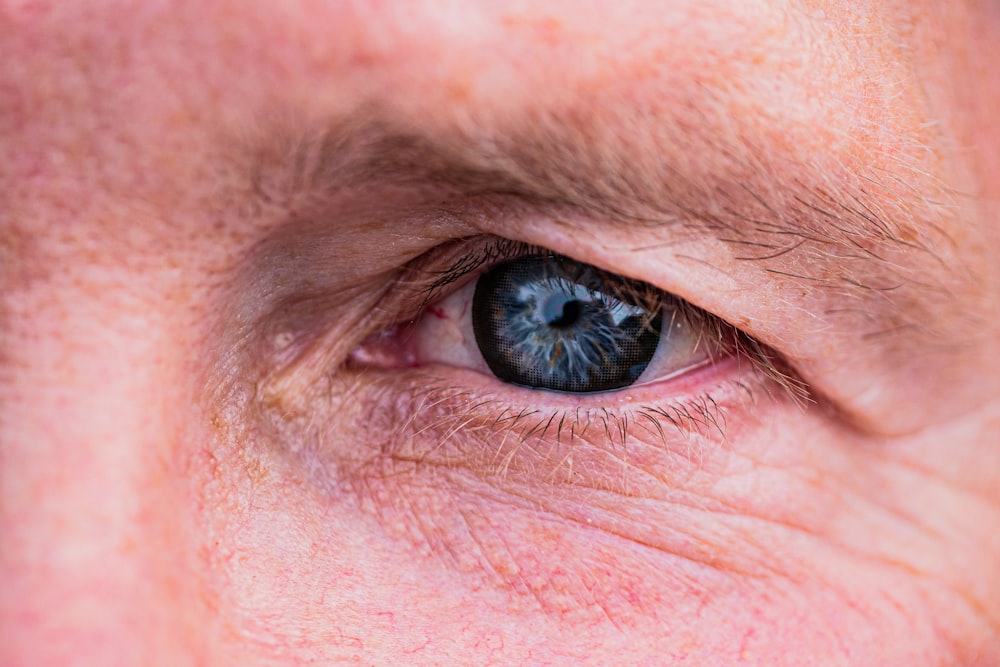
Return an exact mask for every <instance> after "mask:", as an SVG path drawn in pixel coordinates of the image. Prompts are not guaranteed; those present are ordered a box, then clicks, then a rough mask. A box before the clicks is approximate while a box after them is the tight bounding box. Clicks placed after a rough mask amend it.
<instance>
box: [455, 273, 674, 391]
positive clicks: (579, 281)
mask: <svg viewBox="0 0 1000 667" xmlns="http://www.w3.org/2000/svg"><path fill="white" fill-rule="evenodd" d="M651 292H654V291H653V290H652V288H650V287H649V286H648V285H645V284H643V283H638V282H636V281H632V280H628V279H626V278H622V277H620V276H615V275H613V274H609V273H607V272H605V271H601V270H600V269H597V268H595V267H592V266H589V265H587V264H581V263H580V262H575V261H573V260H570V259H567V258H564V257H557V256H548V257H522V258H520V259H515V260H512V261H509V262H505V263H503V264H500V265H498V266H495V267H493V268H492V269H491V270H490V271H488V272H487V273H485V274H484V275H483V276H482V277H480V279H479V282H478V283H477V284H476V292H475V296H474V297H473V301H472V324H473V330H474V331H475V335H476V343H477V344H478V345H479V349H480V351H481V352H482V354H483V358H484V359H485V360H486V363H487V365H489V367H490V370H492V371H493V373H494V374H495V375H496V376H497V377H498V378H500V379H501V380H504V381H507V382H512V383H514V384H520V385H525V386H528V387H535V388H540V389H551V390H555V391H567V392H593V391H608V390H611V389H619V388H621V387H627V386H628V385H630V384H632V383H634V382H635V381H636V379H638V377H639V376H640V375H641V374H642V372H643V371H644V370H645V369H646V366H647V365H648V364H649V361H650V360H651V359H652V358H653V354H654V353H655V352H656V347H657V345H658V344H659V340H660V326H661V324H662V319H663V315H662V311H661V308H660V305H659V303H655V304H650V303H648V302H649V301H650V299H649V298H648V295H649V294H650V293H651Z"/></svg>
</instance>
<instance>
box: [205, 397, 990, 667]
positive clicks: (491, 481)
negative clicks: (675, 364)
mask: <svg viewBox="0 0 1000 667" xmlns="http://www.w3.org/2000/svg"><path fill="white" fill-rule="evenodd" d="M369 380H372V378H369ZM377 384H378V382H377V381H375V382H372V383H371V385H370V386H374V385H377ZM418 384H419V385H420V386H422V387H426V385H427V381H424V382H421V383H418ZM344 386H353V381H352V380H344ZM397 389H398V388H397V387H396V386H395V384H394V383H393V382H389V381H387V382H386V385H385V386H384V387H382V388H380V389H375V390H373V393H372V394H368V393H366V392H362V393H361V394H358V393H354V394H353V395H352V401H351V402H350V404H341V403H339V402H338V401H336V400H335V399H334V400H333V402H332V403H331V404H330V405H329V406H327V407H323V406H322V405H320V404H314V406H313V407H314V410H316V413H315V414H317V415H320V416H323V418H322V419H320V420H319V421H320V422H321V423H326V424H327V426H325V427H324V428H323V430H322V431H316V430H313V429H309V430H307V431H303V432H299V433H297V434H295V435H294V436H292V437H294V439H295V440H296V441H298V442H299V443H302V444H303V446H302V448H301V449H300V450H299V452H298V453H297V454H295V455H293V456H290V457H289V456H282V455H275V453H274V452H275V451H277V450H270V452H271V453H267V450H265V451H263V452H261V457H262V459H263V460H264V461H266V463H264V464H255V465H254V466H253V469H254V470H255V471H264V472H263V473H261V474H260V475H258V476H256V477H255V481H254V489H255V498H256V501H255V502H258V503H259V502H263V503H264V504H265V505H266V507H262V506H260V505H255V511H257V510H259V511H260V512H262V515H263V516H264V517H270V519H266V520H263V519H258V518H254V517H253V516H252V515H251V513H250V512H247V511H246V510H243V511H237V512H236V515H237V516H245V517H246V518H247V520H248V523H245V524H244V523H240V525H241V526H242V527H243V528H241V531H240V532H239V534H237V535H234V538H235V540H236V543H238V544H243V546H242V547H241V548H240V550H241V551H243V552H246V553H253V552H254V551H255V550H256V549H258V548H261V547H260V546H259V545H254V544H253V540H254V539H257V538H258V537H259V538H260V539H263V540H266V539H267V534H268V533H270V532H272V529H271V528H270V527H268V526H267V521H270V520H272V519H273V520H274V521H277V522H278V523H279V524H280V526H281V528H280V529H279V531H278V532H281V534H282V535H283V536H285V537H284V538H283V539H285V540H287V541H285V542H283V546H282V550H283V551H287V552H289V553H293V554H294V553H303V552H307V553H308V554H309V558H308V559H305V560H297V559H293V558H291V557H285V558H282V557H281V556H280V555H278V556H277V561H275V562H274V563H273V564H272V566H269V567H268V568H267V572H258V571H256V570H255V569H253V568H250V567H247V568H246V569H244V568H243V567H242V566H241V565H240V563H243V562H247V561H245V559H242V558H228V559H227V560H226V563H225V568H226V570H227V571H229V572H230V573H231V574H229V575H228V576H229V577H231V578H234V579H240V578H245V577H252V578H253V580H254V581H260V580H261V579H263V578H268V577H270V576H273V574H272V573H274V572H281V573H283V574H282V575H281V576H280V577H279V578H278V579H276V580H275V581H274V582H273V584H274V586H276V587H277V588H278V589H280V590H282V591H292V592H293V594H292V598H293V599H299V598H298V597H297V596H299V595H301V596H303V598H305V599H307V600H308V601H309V602H308V605H307V608H308V609H309V616H308V617H301V618H300V620H301V625H299V624H296V621H295V620H294V619H295V617H296V615H297V614H299V613H300V612H299V610H297V609H289V608H287V607H286V608H284V609H283V610H282V611H281V612H279V614H280V616H281V619H282V620H281V623H280V625H281V626H292V627H298V628H302V627H312V628H313V630H312V631H313V632H318V631H319V629H320V628H322V627H324V625H323V622H322V621H321V620H320V619H323V618H326V619H328V622H332V621H333V620H334V619H336V620H338V621H341V620H342V619H343V618H344V616H343V614H342V609H344V608H345V607H346V608H350V609H351V613H352V614H357V619H356V620H355V621H349V622H348V623H347V624H346V625H345V624H343V623H341V624H340V625H338V628H339V629H340V630H339V631H341V632H343V633H344V634H345V635H346V636H349V637H352V638H354V639H357V640H359V641H363V642H364V643H365V646H370V645H372V644H373V643H375V644H378V642H381V641H383V639H384V641H386V642H389V643H387V644H384V645H385V646H389V645H391V646H393V647H405V648H406V649H407V650H417V649H418V648H419V652H418V653H417V655H422V656H426V659H428V660H433V659H434V656H440V655H442V653H440V652H441V651H446V650H454V651H463V652H464V651H469V652H470V655H481V648H482V647H483V646H487V645H497V646H499V645H503V646H504V651H503V652H502V655H503V656H504V658H503V659H505V660H517V659H523V660H530V659H531V658H532V656H535V657H537V656H539V655H544V656H549V657H550V658H551V659H553V660H556V661H558V660H560V659H567V660H569V659H570V656H577V658H578V659H588V660H592V661H596V662H598V663H600V662H601V660H602V659H603V660H611V659H613V657H617V658H620V657H621V656H623V655H628V656H630V657H631V659H634V660H640V661H641V660H642V659H644V658H645V659H655V658H654V656H659V655H664V654H668V655H669V654H672V652H676V655H678V656H680V655H686V656H688V657H689V658H691V659H695V658H696V662H697V664H706V665H714V664H719V665H728V664H738V663H737V660H743V661H744V663H745V664H762V665H775V664H785V662H783V661H785V660H787V658H788V656H789V655H790V654H791V655H799V654H803V655H804V654H808V655H810V656H816V657H819V656H823V657H824V662H823V664H887V665H894V664H900V665H903V664H922V661H923V660H925V658H926V657H927V656H941V659H942V660H944V661H945V664H951V663H952V662H953V661H955V660H959V659H961V660H963V661H962V662H957V663H955V664H970V665H973V664H978V663H977V662H976V661H975V659H974V658H969V659H968V660H966V659H965V658H964V657H961V658H959V656H963V655H965V654H964V653H962V651H972V653H969V654H968V655H972V656H974V655H976V653H975V651H986V650H987V649H988V648H989V646H990V644H989V642H988V640H984V639H983V637H989V636H990V635H989V631H988V630H986V628H987V626H985V625H984V624H983V619H982V616H981V612H982V611H983V601H982V600H978V601H977V600H975V599H974V596H972V595H970V591H971V590H972V588H973V587H974V584H975V581H970V580H969V579H968V578H967V577H966V576H965V575H967V574H968V573H970V572H973V573H974V572H983V571H985V569H986V568H987V567H988V563H989V562H990V559H991V556H990V555H989V554H988V553H983V554H982V555H981V559H980V560H979V561H977V564H975V565H972V566H971V567H970V566H969V565H968V564H966V567H965V569H963V570H961V571H960V570H959V568H957V567H956V564H955V562H954V559H953V558H951V556H950V553H949V552H950V551H951V546H953V545H955V544H958V543H961V542H960V541H959V540H960V539H962V538H960V534H965V535H966V538H967V537H968V536H971V535H975V534H976V529H975V528H974V527H972V526H969V525H966V526H962V527H961V528H960V529H958V530H957V532H956V533H955V534H954V535H952V536H951V537H949V539H947V540H941V539H939V538H938V537H937V536H936V535H935V533H934V532H933V530H937V528H936V527H934V526H929V525H928V524H927V520H928V517H923V518H922V519H921V520H917V519H916V517H909V516H907V515H905V514H901V513H899V511H898V510H899V508H898V507H896V506H895V505H894V504H893V503H894V500H893V499H894V498H895V497H896V496H900V497H907V496H909V495H912V494H913V493H915V492H919V493H924V494H926V493H931V492H934V489H935V488H937V487H936V486H935V485H934V484H933V483H931V482H929V481H928V480H923V481H922V482H921V486H920V488H919V491H916V490H915V488H914V486H913V483H912V482H910V481H908V480H907V478H906V476H905V475H904V474H902V472H903V471H899V470H896V469H895V468H894V466H893V465H892V464H891V463H889V462H878V460H877V459H869V458H867V457H865V456H861V455H859V454H858V452H860V451H862V448H864V447H871V446H875V445H876V444H877V443H872V442H865V441H855V442H854V443H853V447H855V448H856V451H855V452H854V453H853V454H851V453H845V446H844V443H849V442H851V439H850V436H849V435H848V434H846V433H844V432H843V431H840V430H837V429H833V428H831V427H824V426H820V425H819V423H818V422H816V421H815V420H814V419H812V418H811V417H809V416H808V415H807V414H806V413H803V412H802V411H800V410H799V409H798V408H794V407H792V406H782V405H781V404H780V402H779V403H778V404H772V399H769V398H765V397H766V394H765V393H761V392H756V394H755V395H757V396H759V397H760V398H759V399H758V400H759V401H760V402H759V403H757V404H752V403H751V401H750V399H746V397H745V396H744V399H743V400H744V402H743V403H740V402H739V401H737V400H733V401H732V402H731V403H725V402H724V404H723V406H722V409H723V410H725V411H726V414H727V415H728V419H727V431H726V432H727V435H728V436H729V440H728V442H726V443H722V444H720V443H718V442H716V441H715V439H716V438H717V436H718V434H717V433H714V434H710V433H698V432H696V430H695V429H688V431H687V433H685V434H682V433H674V432H672V433H671V434H670V435H669V436H668V437H667V440H666V441H665V440H664V439H663V438H662V437H660V438H653V437H650V434H649V433H645V434H643V433H642V432H640V431H639V430H638V429H635V430H634V432H630V439H629V441H628V447H627V450H628V456H627V457H626V456H625V452H624V450H621V449H619V450H615V449H614V447H612V448H611V450H610V451H609V449H608V446H607V444H606V443H605V439H604V437H603V436H604V433H603V432H602V433H601V434H600V436H599V437H595V438H593V442H587V440H588V439H587V438H580V439H579V441H577V442H576V443H575V444H574V443H569V445H570V449H572V450H573V451H574V457H575V460H573V461H570V460H568V459H567V458H566V456H565V451H566V450H565V449H563V450H560V449H558V448H557V447H556V446H555V444H554V443H553V442H552V437H551V433H549V434H548V435H543V434H540V431H539V430H538V429H535V428H533V422H530V421H525V422H524V423H522V424H521V425H520V426H517V425H515V426H513V427H511V428H500V429H497V428H496V427H495V424H493V425H492V426H491V425H490V424H489V423H488V422H489V421H491V420H495V417H491V418H489V419H487V418H485V417H484V418H482V420H481V421H478V422H477V421H475V420H473V419H469V418H466V417H462V416H460V415H461V412H459V411H457V410H455V409H454V406H453V405H449V404H448V402H447V400H440V399H441V397H440V396H438V397H437V399H439V400H437V401H431V403H432V404H436V405H439V406H441V407H440V410H438V411H435V410H433V409H426V404H424V409H423V410H415V407H416V406H417V405H418V404H420V403H421V400H420V398H419V397H420V396H422V395H424V394H422V393H421V392H416V393H415V394H414V398H407V399H405V400H404V401H403V402H402V404H400V405H398V406H397V407H396V408H395V410H398V411H399V414H396V413H395V412H394V408H393V406H392V402H393V401H398V400H400V396H399V394H398V393H397ZM343 394H344V392H343V391H341V390H340V389H337V388H334V389H333V390H332V391H331V396H340V395H343ZM471 402H472V403H478V401H476V400H474V399H473V400H472V401H471ZM751 406H752V407H754V408H755V410H747V408H748V407H751ZM755 414H756V415H759V416H757V417H754V416H752V415H755ZM403 415H408V416H409V417H408V418H404V417H403ZM457 415H458V416H457ZM741 415H742V416H741ZM765 415H766V417H765ZM327 418H328V419H329V421H327ZM456 420H460V421H461V423H462V424H463V425H464V426H463V428H462V429H461V430H456V429H455V428H454V427H455V425H456ZM407 422H408V423H409V425H408V426H407V428H406V430H405V433H410V434H411V435H410V436H405V433H404V435H402V436H401V432H400V424H401V423H407ZM330 425H334V426H330ZM779 425H780V428H779ZM526 432H533V435H532V434H527V436H526ZM803 433H809V437H807V438H804V437H803V436H801V435H800V434H803ZM564 444H566V443H565V442H564ZM515 445H516V446H515ZM848 449H851V447H848ZM864 468H870V469H871V470H869V472H867V473H864V472H862V471H863V470H864ZM820 470H821V471H823V472H822V473H820V472H817V471H820ZM303 471H309V472H307V473H304V472H303ZM859 472H861V473H862V474H859ZM890 482H891V483H892V484H894V485H895V486H896V488H893V489H892V492H891V493H889V494H886V495H884V496H882V495H879V494H878V493H877V492H874V491H872V489H879V488H885V487H886V486H887V484H888V483H890ZM269 499H270V501H271V503H272V504H268V500H269ZM275 499H277V500H275ZM973 509H974V507H972V506H970V505H966V506H965V507H964V510H965V511H967V512H968V511H971V510H973ZM302 517H305V522H304V523H301V521H302V519H301V518H302ZM858 517H867V520H864V521H861V520H859V519H858ZM936 520H937V521H946V520H947V519H946V518H945V517H937V518H936ZM977 520H981V521H994V522H995V521H996V517H995V515H993V514H990V513H988V512H985V511H984V512H983V513H981V514H979V515H978V517H977ZM297 522H299V523H297ZM246 526H250V529H247V528H246ZM965 531H968V532H965ZM872 534H879V535H880V539H879V540H878V541H877V547H878V548H877V550H874V549H872V540H871V535H872ZM970 552H971V550H970V549H963V553H970ZM359 563H365V566H363V567H358V564H359ZM329 572H333V573H335V574H334V575H329V574H328V573H329ZM917 573H921V574H920V575H919V576H918V575H917ZM372 577H375V579H374V580H373V579H372ZM973 579H974V577H973ZM373 581H374V582H377V583H376V585H374V587H373V588H369V585H371V584H372V583H373ZM390 581H391V585H387V584H388V583H389V582H390ZM237 588H238V587H237ZM400 591H405V592H406V594H405V596H404V597H405V602H402V603H401V598H400ZM286 594H287V593H284V594H283V595H286ZM259 605H260V602H259V601H254V600H244V599H241V600H240V604H239V605H238V606H239V607H241V610H240V611H241V613H243V614H246V615H247V616H248V617H249V618H255V617H256V616H257V614H263V613H266V612H267V611H268V610H267V609H265V608H261V607H260V606H259ZM270 611H271V613H274V610H273V609H272V610H270ZM498 617H503V618H505V619H506V621H505V623H503V624H500V625H499V626H498V625H497V623H496V622H495V621H496V619H497V618H498ZM373 618H375V619H378V621H377V623H376V624H375V626H373V624H372V623H371V619H373ZM431 619H433V620H431ZM490 619H492V620H490ZM941 619H948V620H947V622H946V623H945V622H942V620H941ZM480 621H481V622H480ZM275 622H277V620H275ZM567 627H573V628H587V632H586V633H583V634H584V635H585V637H581V636H580V634H579V633H571V635H572V636H567V634H566V632H565V629H566V628H567ZM899 633H902V634H899ZM894 635H895V636H904V635H905V636H907V637H908V638H910V637H912V638H916V639H912V640H908V641H907V642H906V643H905V645H892V643H888V644H887V642H886V641H885V637H886V636H894ZM388 637H391V638H392V639H391V640H389V639H388ZM373 638H374V639H373ZM274 641H275V642H280V641H283V640H282V639H281V638H280V637H275V638H274ZM446 646H447V647H450V648H448V649H445V648H444V647H446ZM331 650H332V649H331ZM344 650H347V649H344ZM848 655H849V656H850V658H847V657H846V656H848ZM983 655H986V656H987V657H989V658H992V657H993V656H992V655H991V654H983ZM387 656H388V653H387ZM601 656H603V657H601ZM386 660H389V658H388V657H387V658H386ZM859 661H860V662H859ZM983 664H990V663H989V662H985V663H983Z"/></svg>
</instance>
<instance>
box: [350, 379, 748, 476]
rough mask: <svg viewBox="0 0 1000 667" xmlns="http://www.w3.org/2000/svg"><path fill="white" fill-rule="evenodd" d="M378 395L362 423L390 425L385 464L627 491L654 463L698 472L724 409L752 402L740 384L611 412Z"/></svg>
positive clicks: (431, 388)
mask: <svg viewBox="0 0 1000 667" xmlns="http://www.w3.org/2000/svg"><path fill="white" fill-rule="evenodd" d="M372 379H373V378H372V377H371V376H369V377H368V381H369V382H370V381H372ZM393 384H396V383H395V382H393ZM376 392H377V393H376V394H375V395H374V396H373V397H372V398H373V400H372V402H371V403H369V410H370V411H371V412H372V414H370V415H365V416H363V417H362V419H364V420H365V421H367V422H369V423H381V424H385V425H386V426H387V427H388V428H386V429H379V432H380V433H381V435H382V441H381V442H380V443H379V444H378V445H377V446H378V447H379V450H380V451H379V457H380V458H382V459H383V460H386V459H388V460H393V461H397V462H399V461H406V462H409V463H412V464H416V465H428V466H440V467H443V468H446V469H451V470H456V469H463V470H466V471H469V472H472V473H474V474H475V475H477V476H481V477H486V478H488V479H494V480H498V481H500V482H504V481H509V480H510V479H511V478H512V477H517V478H521V479H522V480H523V481H528V482H530V483H534V484H537V483H538V482H540V481H546V480H547V481H549V482H555V483H559V484H574V485H582V486H594V487H595V488H605V489H609V488H611V487H619V486H620V485H621V484H622V483H626V486H627V478H628V477H629V475H638V474H640V473H639V472H638V471H643V472H642V474H646V471H647V469H648V468H649V467H650V466H651V465H652V464H650V463H649V461H653V460H655V461H656V462H657V463H656V465H655V466H653V467H656V468H660V469H664V470H667V469H669V470H670V471H672V472H664V473H663V474H670V475H671V476H673V475H674V474H676V471H679V470H681V469H684V468H691V467H692V466H694V467H697V468H700V467H702V466H703V465H704V462H705V461H706V460H708V459H710V458H712V457H715V456H718V454H719V453H720V452H721V451H722V450H724V449H725V446H726V443H727V429H728V420H727V412H728V409H729V408H727V407H724V406H727V405H728V406H730V407H736V404H737V403H743V404H750V403H752V401H753V396H752V391H751V388H750V385H748V384H746V383H744V382H742V381H737V380H728V381H725V382H724V383H722V384H720V385H719V386H717V387H716V388H715V389H714V390H713V391H712V392H711V393H702V394H697V395H695V396H692V397H689V398H686V399H682V400H678V401H672V402H666V403H664V404H649V405H636V406H629V407H625V408H616V409H611V408H607V407H584V406H579V407H553V408H516V407H512V406H509V405H505V403H504V401H503V400H501V399H498V398H493V397H488V396H478V395H476V394H475V393H474V392H471V391H469V390H468V389H467V388H464V387H461V386H456V385H455V384H451V383H448V382H446V381H444V380H442V379H431V378H427V377H425V378H424V379H423V380H422V381H414V382H412V383H411V384H410V385H409V387H408V388H406V389H400V387H399V385H396V386H394V387H393V386H390V384H389V383H388V382H387V383H386V384H385V386H384V387H381V388H379V389H377V390H376ZM716 396H725V398H724V399H722V398H716ZM742 407H745V405H743V406H742ZM390 425H391V426H390ZM373 444H374V443H373ZM630 470H631V471H632V472H629V471H630Z"/></svg>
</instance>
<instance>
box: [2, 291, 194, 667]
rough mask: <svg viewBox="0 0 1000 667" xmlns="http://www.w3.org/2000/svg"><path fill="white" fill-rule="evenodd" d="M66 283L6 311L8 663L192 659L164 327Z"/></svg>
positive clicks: (150, 314)
mask: <svg viewBox="0 0 1000 667" xmlns="http://www.w3.org/2000/svg"><path fill="white" fill-rule="evenodd" d="M52 291H53V292H56V293H58V290H52ZM47 293H48V292H47ZM109 293H110V292H109ZM64 295H65V296H63V297H60V298H58V299H57V300H50V301H48V302H43V301H41V300H40V299H37V298H32V295H30V294H24V295H20V297H19V298H17V299H14V300H13V303H12V307H11V308H7V309H6V311H7V314H8V316H7V317H5V318H4V321H3V322H0V329H2V330H3V333H2V338H0V340H2V342H3V344H4V347H5V353H4V355H3V357H2V358H0V365H2V366H3V368H2V369H0V580H2V585H0V664H3V665H21V664H25V665H28V664H30V665H48V664H53V665H55V664H59V665H71V664H81V663H86V664H159V662H161V661H164V662H167V663H170V664H186V662H187V661H186V660H184V659H183V655H179V654H178V651H182V652H183V648H182V646H180V645H178V644H177V639H178V637H180V638H185V637H190V634H189V631H190V628H186V629H184V630H181V629H180V628H178V627H177V625H178V624H179V623H181V624H183V623H185V621H186V617H185V614H181V613H178V612H179V610H181V609H183V608H184V607H185V606H187V608H188V609H190V605H189V603H190V600H188V599H187V598H189V597H190V595H189V594H190V587H189V586H188V585H187V584H186V578H185V572H186V571H187V565H186V563H185V557H184V554H185V553H188V551H187V550H186V544H185V539H188V538H187V536H188V535H190V533H191V531H188V530H185V526H184V523H185V521H186V520H187V519H185V516H187V515H185V512H184V507H185V504H184V502H183V498H181V497H179V493H180V487H178V486H177V485H176V484H175V483H174V482H173V481H172V480H176V476H175V475H173V474H172V473H173V472H174V471H173V470H172V467H173V466H174V465H175V461H176V460H177V459H176V451H175V450H176V444H177V442H176V438H175V436H176V435H177V431H176V429H175V428H173V427H172V426H173V425H172V424H171V423H170V422H171V419H170V418H169V415H170V412H171V411H170V406H169V403H170V390H171V387H172V382H171V379H172V378H171V375H172V371H171V364H170V362H169V356H170V355H169V351H168V350H166V349H165V348H164V345H163V339H164V336H163V334H162V327H161V326H158V325H157V322H156V321H155V319H154V318H155V317H156V315H155V310H152V309H149V308H148V307H146V308H142V307H140V306H142V304H139V303H133V304H123V303H121V302H115V303H109V302H106V301H103V300H101V299H94V298H90V299H83V298H79V296H78V295H77V296H74V294H73V293H72V291H67V292H64ZM158 645H159V646H158ZM150 656H157V657H156V659H154V660H152V661H151V660H150ZM171 656H172V657H171Z"/></svg>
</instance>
